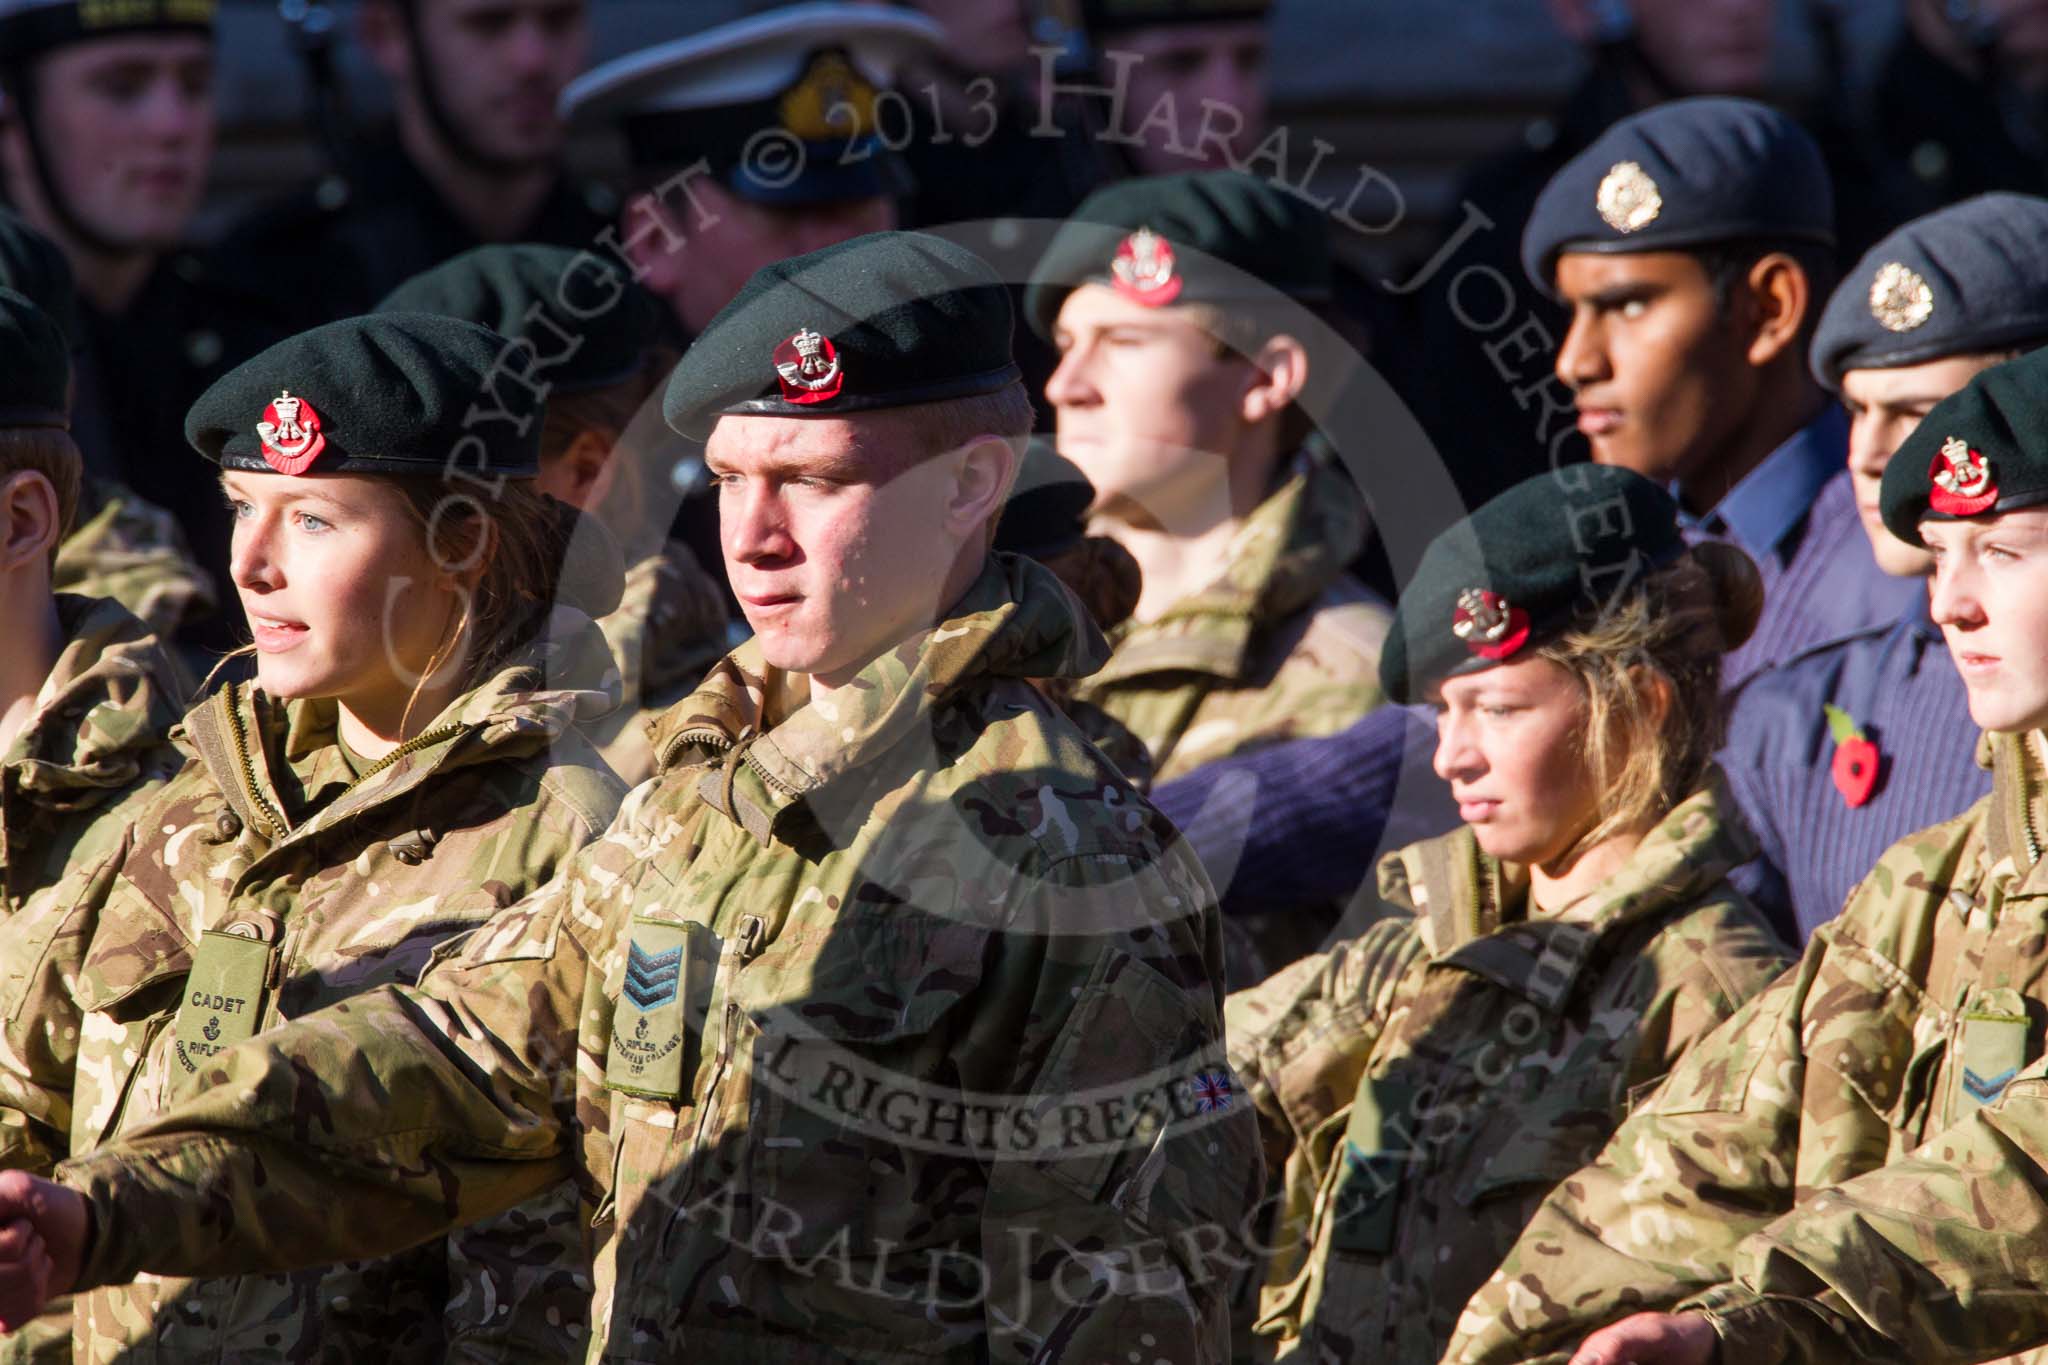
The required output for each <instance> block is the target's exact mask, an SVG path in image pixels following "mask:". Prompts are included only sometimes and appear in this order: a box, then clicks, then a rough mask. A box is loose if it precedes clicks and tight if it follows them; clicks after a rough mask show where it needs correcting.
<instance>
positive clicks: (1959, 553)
mask: <svg viewBox="0 0 2048 1365" xmlns="http://www.w3.org/2000/svg"><path fill="white" fill-rule="evenodd" d="M1920 537H1921V539H1923V540H1925V541H1926V542H1927V547H1928V549H1929V550H1930V551H1931V552H1932V554H1933V557H1934V578H1933V581H1932V583H1931V584H1930V585H1929V591H1930V594H1931V602H1930V605H1931V607H1932V609H1933V613H1934V622H1935V624H1936V625H1938V626H1940V627H1941V633H1942V635H1943V637H1944V638H1945V639H1946V640H1947V641H1948V652H1949V656H1950V657H1951V658H1953V659H1954V660H1955V665H1956V671H1957V672H1959V673H1961V674H1962V675H1963V686H1964V687H1966V688H1968V689H1969V693H1970V719H1971V720H1973V721H1975V722H1977V724H1978V725H1979V726H1981V727H1982V728H1984V729H1986V730H2008V731H2012V730H2038V729H2040V728H2042V727H2043V726H2044V725H2048V509H2044V508H2024V509H2021V510H2019V511H2015V512H2005V513H2001V514H1999V515H1997V516H1991V517H1973V518H1971V519H1969V520H1967V521H1941V520H1936V519H1933V518H1929V519H1926V520H1923V521H1922V522H1921V523H1920Z"/></svg>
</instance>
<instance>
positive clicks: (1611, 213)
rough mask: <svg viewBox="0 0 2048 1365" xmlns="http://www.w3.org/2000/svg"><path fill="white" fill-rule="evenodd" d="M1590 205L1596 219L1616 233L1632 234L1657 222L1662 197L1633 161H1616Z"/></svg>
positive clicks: (1662, 204) (1662, 201)
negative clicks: (1603, 222) (1595, 214)
mask: <svg viewBox="0 0 2048 1365" xmlns="http://www.w3.org/2000/svg"><path fill="white" fill-rule="evenodd" d="M1594 203H1595V204H1596V206H1597V207H1598V208H1599V210H1600V217H1601V218H1602V219H1603V220H1605V221H1606V223H1607V226H1609V227H1611V228H1613V229H1614V230H1615V231H1616V232H1634V231H1636V230H1637V229H1639V228H1645V227H1648V226H1649V225H1650V224H1652V223H1654V222H1656V221H1657V215H1658V214H1660V213H1662V212H1663V211H1664V196H1663V195H1661V194H1659V193H1657V182H1656V181H1654V180H1652V179H1650V176H1649V173H1648V172H1646V171H1645V170H1644V169H1643V168H1642V167H1641V166H1638V165H1637V164H1636V163H1635V162H1633V161H1617V162H1615V163H1614V166H1613V168H1612V169H1610V170H1609V171H1608V172H1607V176H1606V178H1605V179H1603V180H1602V181H1601V182H1600V193H1599V196H1598V197H1597V198H1596V199H1595V201H1594Z"/></svg>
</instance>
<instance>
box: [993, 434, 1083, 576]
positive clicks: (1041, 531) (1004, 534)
mask: <svg viewBox="0 0 2048 1365" xmlns="http://www.w3.org/2000/svg"><path fill="white" fill-rule="evenodd" d="M1094 504H1095V485H1094V484H1092V483H1090V482H1089V481H1088V476H1087V475H1086V474H1083V473H1082V472H1081V469H1080V466H1078V465H1076V464H1075V463H1074V462H1073V461H1072V460H1069V459H1068V458H1067V457H1066V456H1064V455H1062V454H1060V453H1059V452H1058V451H1056V450H1054V449H1053V448H1052V442H1051V441H1049V440H1045V439H1043V438H1039V439H1034V440H1033V441H1032V442H1031V444H1030V445H1029V446H1027V447H1026V448H1025V451H1024V463H1023V466H1022V467H1021V468H1019V469H1018V471H1017V482H1016V483H1015V484H1013V485H1011V488H1010V500H1009V501H1008V502H1006V503H1004V504H1003V517H1002V520H1001V521H999V522H997V523H996V544H995V548H996V550H997V551H998V552H1001V553H1005V554H1018V555H1028V556H1030V557H1031V558H1033V559H1050V558H1051V557H1053V556H1054V555H1057V554H1061V553H1063V552H1064V551H1067V550H1071V549H1073V548H1074V547H1075V546H1076V545H1078V544H1080V543H1081V541H1082V540H1083V539H1084V538H1085V537H1086V536H1087V534H1088V509H1089V508H1090V507H1092V506H1094Z"/></svg>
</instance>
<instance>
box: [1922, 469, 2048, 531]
mask: <svg viewBox="0 0 2048 1365" xmlns="http://www.w3.org/2000/svg"><path fill="white" fill-rule="evenodd" d="M1894 458H1896V457H1894ZM2043 503H2048V485H2043V486H2042V487H2040V488H2030V489H2028V490H2026V491H2024V492H2020V493H2006V494H2003V495H2001V496H2000V497H1999V499H1998V501H1997V502H1994V503H1992V504H1991V505H1990V506H1989V507H1987V508H1985V509H1984V510H1983V511H1981V512H1978V513H1976V514H1975V515H1973V516H1967V517H1958V516H1955V515H1953V514H1951V513H1948V512H1937V511H1935V510H1934V509H1933V508H1932V507H1930V506H1928V504H1927V499H1926V497H1924V496H1922V497H1919V498H1916V499H1914V501H1913V504H1912V507H1911V508H1910V509H1908V510H1910V511H1911V513H1912V525H1913V538H1912V539H1911V540H1908V541H1907V542H1906V543H1907V544H1908V545H1916V546H1919V547H1920V548H1922V549H1925V548H1926V546H1927V542H1926V541H1925V540H1924V539H1922V538H1921V536H1920V533H1919V528H1920V523H1921V522H1923V521H1982V520H1983V519H1984V518H1985V517H1995V516H1998V515H1999V514H2000V513H2002V512H2023V511H2025V510H2026V509H2027V508H2029V507H2039V506H2041V505H2042V504H2043ZM1885 528H1886V529H1887V530H1889V531H1890V532H1891V533H1892V534H1893V535H1895V536H1896V535H1898V534H1899V529H1898V527H1896V526H1893V525H1892V524H1891V522H1890V521H1889V520H1887V521H1886V522H1885ZM1902 538H1903V537H1902Z"/></svg>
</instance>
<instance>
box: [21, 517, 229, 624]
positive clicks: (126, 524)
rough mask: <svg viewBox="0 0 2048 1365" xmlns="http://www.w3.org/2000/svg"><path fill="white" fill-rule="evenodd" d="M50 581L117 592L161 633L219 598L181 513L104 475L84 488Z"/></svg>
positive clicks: (61, 586)
mask: <svg viewBox="0 0 2048 1365" xmlns="http://www.w3.org/2000/svg"><path fill="white" fill-rule="evenodd" d="M51 582H52V584H53V586H54V587H55V588H56V590H57V591H58V592H68V593H78V594H81V595H83V596H88V597H111V598H113V599H114V600H115V601H116V602H119V603H120V604H121V605H122V606H124V607H126V608H128V610H129V611H131V612H134V613H135V614H136V615H137V616H139V617H141V618H142V620H143V622H144V623H145V624H146V625H148V627H149V628H150V629H151V630H153V631H155V632H156V634H157V636H158V638H159V639H163V640H168V639H170V638H171V636H172V634H173V633H174V632H175V631H176V630H177V629H178V628H179V627H180V626H182V625H184V624H185V623H186V622H187V621H191V620H195V619H197V618H198V617H201V616H204V615H205V614H206V613H208V612H210V611H212V610H213V609H214V606H215V605H216V603H215V597H214V583H213V579H212V577H211V576H209V575H208V574H207V572H206V570H204V569H202V568H200V567H199V564H198V561H196V560H194V559H193V558H192V551H191V550H190V549H189V548H188V547H187V546H186V544H185V533H184V532H183V531H181V530H179V529H178V522H177V518H175V517H173V516H172V515H171V514H170V513H169V512H166V511H164V509H163V508H161V507H156V506H153V505H151V504H150V503H147V502H144V501H143V500H142V499H141V498H138V497H136V496H135V494H133V493H131V492H129V491H128V490H127V489H126V488H123V487H122V486H121V485H119V484H117V483H113V482H111V481H110V480H107V479H93V478H88V479H87V480H86V481H85V485H84V487H83V488H81V489H80V490H79V496H78V519H77V522H76V524H75V525H74V526H73V528H72V531H71V534H70V535H68V536H66V537H64V541H63V543H62V544H60V545H59V546H58V547H57V570H56V573H55V575H54V576H53V577H52V579H51Z"/></svg>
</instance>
